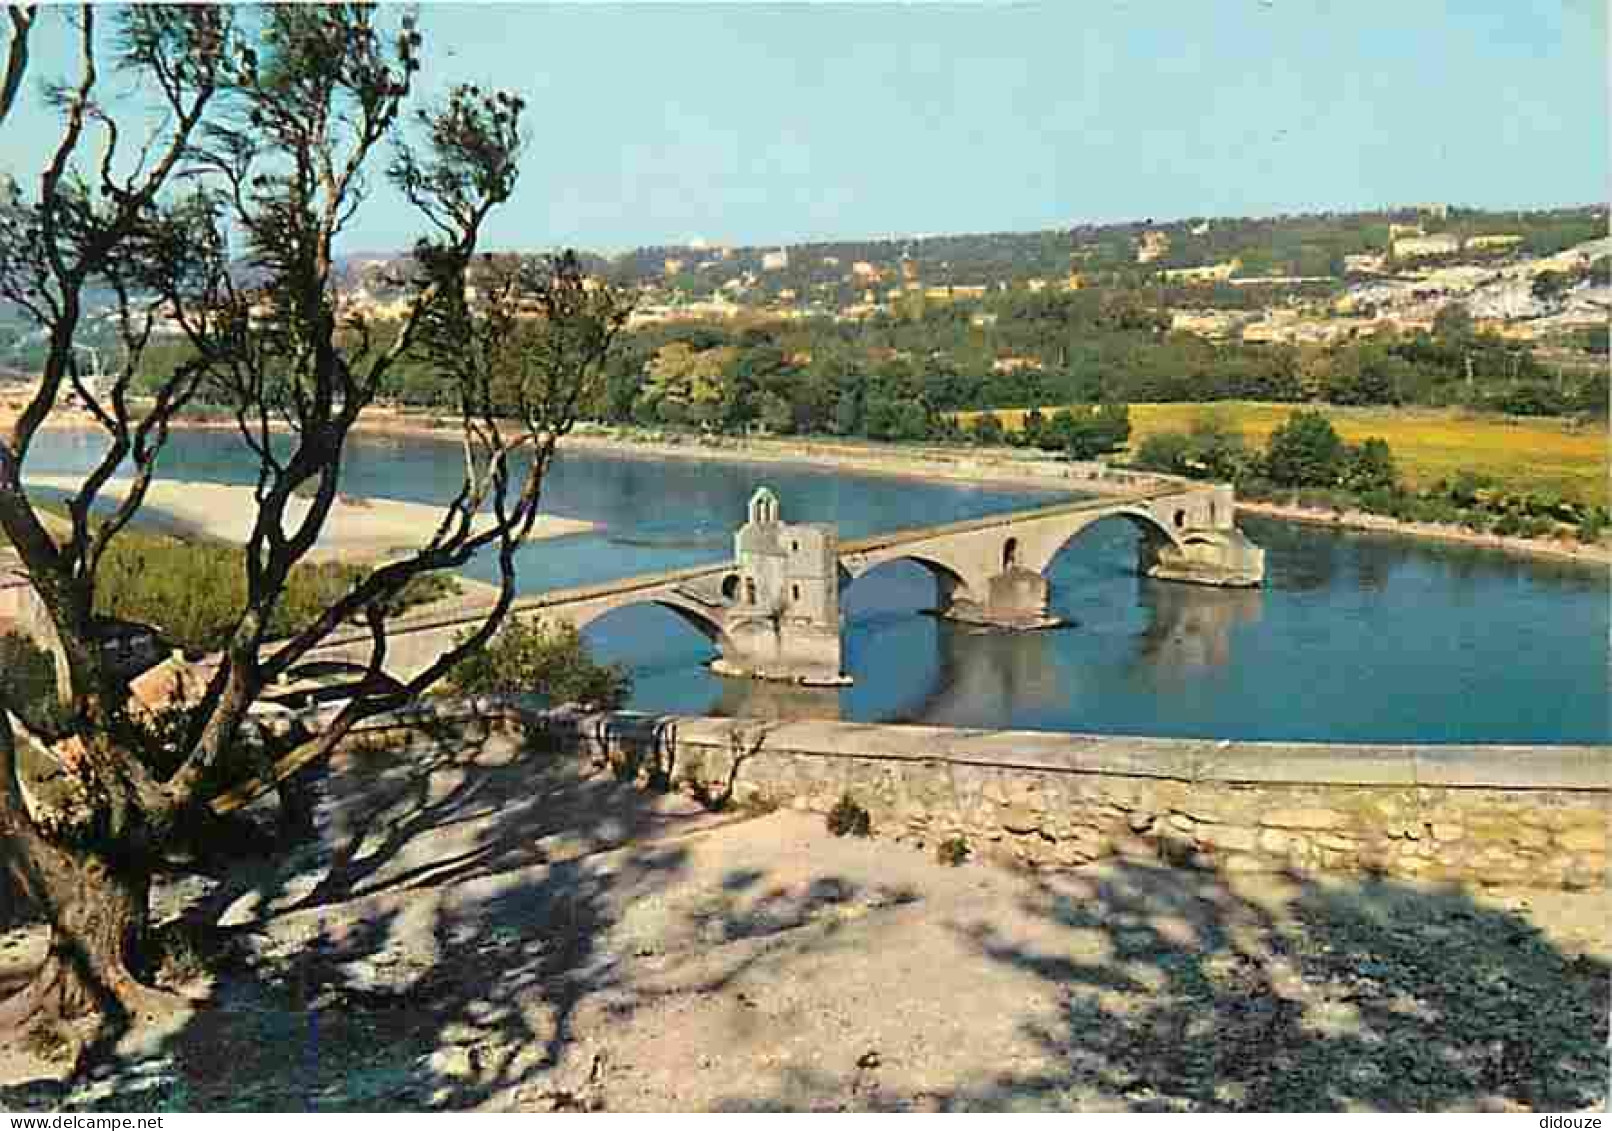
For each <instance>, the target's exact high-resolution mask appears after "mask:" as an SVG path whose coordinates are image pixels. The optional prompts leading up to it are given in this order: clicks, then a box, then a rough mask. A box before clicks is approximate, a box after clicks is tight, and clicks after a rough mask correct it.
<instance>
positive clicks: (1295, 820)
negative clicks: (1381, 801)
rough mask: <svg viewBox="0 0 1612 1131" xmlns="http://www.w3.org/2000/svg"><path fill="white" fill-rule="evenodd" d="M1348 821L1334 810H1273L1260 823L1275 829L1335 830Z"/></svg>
mask: <svg viewBox="0 0 1612 1131" xmlns="http://www.w3.org/2000/svg"><path fill="white" fill-rule="evenodd" d="M1347 820H1348V819H1347V818H1346V817H1345V816H1344V815H1343V814H1342V813H1339V812H1337V811H1336V810H1334V809H1273V810H1272V811H1271V812H1269V813H1266V814H1265V815H1264V816H1263V817H1261V818H1260V821H1259V823H1260V824H1262V825H1264V826H1266V827H1267V828H1273V829H1335V828H1337V827H1338V826H1339V825H1342V824H1345V823H1347Z"/></svg>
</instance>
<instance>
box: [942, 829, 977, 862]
mask: <svg viewBox="0 0 1612 1131" xmlns="http://www.w3.org/2000/svg"><path fill="white" fill-rule="evenodd" d="M972 852H973V849H971V848H969V847H968V841H967V840H966V839H965V838H964V837H962V836H961V835H958V836H951V837H947V838H946V839H945V840H943V841H941V842H940V843H939V844H937V845H935V859H936V860H938V861H940V863H942V864H945V865H946V866H947V867H950V868H956V867H958V866H959V865H961V864H963V863H964V862H965V861H966V860H967V859H968V858H969V856H970V855H971V854H972Z"/></svg>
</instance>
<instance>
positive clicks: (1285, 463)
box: [1265, 410, 1344, 487]
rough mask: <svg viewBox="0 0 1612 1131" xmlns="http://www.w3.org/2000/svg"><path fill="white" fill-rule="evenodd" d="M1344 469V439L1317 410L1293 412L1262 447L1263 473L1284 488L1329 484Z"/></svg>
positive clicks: (1333, 481) (1332, 482) (1331, 483)
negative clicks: (1263, 453)
mask: <svg viewBox="0 0 1612 1131" xmlns="http://www.w3.org/2000/svg"><path fill="white" fill-rule="evenodd" d="M1343 470H1344V446H1343V440H1342V439H1341V438H1340V437H1339V436H1338V433H1337V430H1336V429H1334V428H1333V427H1332V422H1331V421H1330V420H1328V419H1327V418H1326V417H1325V416H1323V415H1322V414H1321V413H1319V412H1314V411H1311V410H1301V411H1299V412H1295V413H1293V414H1292V415H1291V416H1289V417H1288V418H1287V423H1285V424H1283V425H1281V426H1280V427H1279V428H1277V429H1276V430H1275V431H1274V432H1272V433H1271V436H1270V440H1269V441H1268V442H1267V445H1266V448H1265V474H1266V475H1268V476H1269V477H1270V478H1271V479H1272V480H1273V481H1274V482H1276V483H1279V484H1281V485H1282V486H1284V487H1330V486H1332V485H1334V484H1335V483H1337V482H1338V480H1339V478H1340V477H1341V475H1342V473H1343Z"/></svg>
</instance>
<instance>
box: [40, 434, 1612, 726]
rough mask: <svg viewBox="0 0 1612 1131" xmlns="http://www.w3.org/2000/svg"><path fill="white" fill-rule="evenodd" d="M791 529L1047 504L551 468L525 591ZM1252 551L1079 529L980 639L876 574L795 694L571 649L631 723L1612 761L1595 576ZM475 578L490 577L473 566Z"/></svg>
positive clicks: (231, 442) (716, 471)
mask: <svg viewBox="0 0 1612 1131" xmlns="http://www.w3.org/2000/svg"><path fill="white" fill-rule="evenodd" d="M97 446H98V445H97V444H96V442H95V440H94V439H93V438H92V437H90V436H89V435H88V434H85V433H78V432H69V431H50V432H46V433H43V434H42V435H41V437H40V439H39V440H38V441H37V443H36V447H35V450H34V452H33V454H32V455H31V457H30V460H29V464H28V470H29V472H30V473H37V474H56V473H65V472H72V471H78V470H82V469H83V468H84V467H86V466H88V464H89V461H90V460H91V459H92V458H93V456H94V454H95V452H96V450H97ZM457 468H458V449H457V447H456V446H455V445H453V444H451V443H447V442H444V441H439V440H433V439H426V438H415V437H408V438H384V439H383V438H371V437H365V438H362V439H359V440H355V441H354V442H353V443H352V444H351V446H350V450H349V455H348V458H347V460H346V462H345V466H344V470H343V489H344V490H345V491H347V492H348V493H350V494H354V495H370V496H379V497H391V498H400V499H407V500H411V501H421V502H433V501H435V502H440V501H442V500H443V499H445V498H446V496H447V494H448V493H449V492H450V491H451V489H452V487H453V485H454V482H455V478H454V477H455V476H456V475H457ZM162 473H163V474H164V475H166V476H170V477H173V478H177V479H190V480H210V481H214V482H224V483H246V482H250V481H251V465H250V464H249V463H248V462H247V461H246V460H245V459H244V458H243V454H242V451H241V449H240V446H239V443H238V441H237V440H235V438H234V437H233V435H232V434H230V433H227V432H218V431H182V432H179V433H177V434H176V435H175V436H174V437H173V439H172V440H170V444H169V449H168V450H167V451H166V452H165V453H164V455H163V464H162ZM760 483H766V484H767V485H769V486H771V487H772V488H773V489H774V490H775V491H776V492H777V493H778V495H779V497H780V499H781V500H782V508H783V517H784V518H785V519H786V520H792V521H813V522H833V523H835V524H836V525H837V526H838V528H839V531H840V535H841V537H842V538H854V537H858V536H860V535H865V534H871V533H876V532H880V531H886V530H896V529H901V528H904V527H910V526H920V525H928V524H931V523H936V522H944V521H949V520H953V519H962V518H971V517H976V516H980V515H984V514H989V513H992V512H994V511H1000V510H1007V509H1013V508H1017V507H1026V506H1034V505H1036V504H1038V503H1042V502H1046V501H1050V500H1051V499H1054V498H1058V497H1062V496H1060V495H1058V494H1055V493H1053V492H1049V491H1037V490H1029V489H1017V488H1003V487H1000V486H991V487H975V488H970V487H965V486H959V485H956V484H953V483H937V482H925V481H915V480H904V479H893V478H888V477H878V476H869V475H858V474H852V473H846V472H840V471H831V470H827V469H822V468H815V467H806V466H782V465H778V464H766V465H759V464H745V463H742V462H732V463H728V462H723V463H713V462H706V461H694V460H676V459H657V458H642V457H636V456H629V455H622V456H619V457H618V456H605V455H600V454H596V453H595V452H593V451H589V452H586V453H581V452H567V453H563V454H562V456H561V458H560V460H559V461H558V463H557V465H556V467H555V469H554V472H553V474H552V475H551V477H550V481H549V483H548V485H547V488H546V491H545V500H546V504H545V509H546V510H548V511H551V512H553V513H555V514H560V515H565V516H568V517H576V518H583V519H588V520H591V521H593V522H595V523H598V524H600V525H601V527H602V529H600V530H597V531H595V532H593V533H590V534H583V535H578V536H574V537H567V538H561V539H556V540H551V541H545V542H541V543H536V544H533V545H531V546H529V547H527V548H525V549H524V550H523V551H522V552H521V559H520V568H521V585H522V589H523V591H526V592H536V591H540V590H543V589H548V588H555V587H559V586H566V585H575V584H580V583H583V582H589V581H602V580H607V579H610V578H612V577H625V576H630V575H633V574H640V573H648V572H653V571H656V570H660V569H670V568H675V567H679V566H688V565H697V564H701V563H706V562H715V561H720V560H723V559H725V558H727V557H728V556H730V554H731V546H732V541H731V539H732V532H733V529H734V528H735V527H736V526H737V525H738V524H739V523H740V522H742V521H743V518H744V506H745V502H746V500H747V499H748V497H749V495H750V493H751V491H752V490H754V488H755V487H756V486H757V485H758V484H760ZM1241 525H1242V527H1243V529H1244V530H1245V531H1246V532H1247V533H1248V535H1249V536H1250V537H1251V538H1253V539H1254V541H1256V542H1258V543H1259V544H1260V545H1262V546H1264V547H1265V549H1266V552H1267V567H1268V573H1269V576H1268V581H1267V584H1266V585H1265V587H1264V588H1262V589H1259V590H1241V591H1238V590H1214V589H1204V588H1197V587H1192V586H1185V585H1180V584H1172V583H1168V582H1156V581H1151V580H1148V579H1146V578H1141V577H1138V576H1137V575H1136V573H1135V569H1134V565H1135V560H1136V553H1135V539H1136V537H1137V536H1136V534H1135V532H1134V531H1133V530H1132V528H1131V527H1130V526H1129V525H1128V524H1126V523H1125V522H1123V521H1120V520H1113V521H1105V522H1101V523H1098V524H1096V525H1095V526H1092V527H1090V528H1088V530H1087V531H1086V532H1084V533H1083V534H1082V535H1081V536H1079V537H1078V538H1076V539H1075V540H1074V541H1073V542H1072V543H1071V544H1070V545H1069V546H1068V547H1066V548H1065V550H1064V551H1063V552H1062V553H1061V554H1060V555H1059V556H1058V557H1057V558H1056V559H1055V560H1054V562H1053V564H1052V567H1051V569H1050V571H1049V577H1050V580H1051V582H1052V587H1053V605H1054V607H1055V610H1056V611H1057V612H1058V613H1060V614H1062V615H1063V616H1065V617H1067V618H1069V619H1070V620H1071V621H1073V622H1074V623H1073V625H1072V626H1071V627H1069V628H1065V629H1060V630H1054V631H1049V632H1040V633H1030V634H1004V633H995V632H989V631H982V630H979V629H975V628H969V627H965V626H960V625H954V624H951V623H949V622H944V621H938V620H936V619H935V618H933V617H929V616H926V615H924V614H923V610H924V609H926V608H928V607H929V606H931V605H933V603H934V591H933V582H932V581H931V580H930V578H929V575H928V574H926V573H924V572H923V571H922V570H921V569H920V568H918V567H917V566H907V565H902V564H892V565H889V566H886V567H883V568H881V569H878V570H875V571H874V572H873V573H871V574H869V575H867V576H865V577H863V578H861V579H859V580H858V581H857V582H856V583H854V584H853V585H852V586H851V587H850V588H849V589H847V590H846V592H845V594H844V599H843V603H844V610H845V619H846V629H845V663H846V669H847V674H849V675H850V676H851V677H852V678H853V680H854V683H853V684H852V686H850V687H848V688H845V689H843V690H838V691H833V690H811V691H808V690H805V689H798V688H790V687H781V686H778V685H770V684H759V683H751V682H748V681H734V680H726V679H722V678H720V677H717V676H713V675H712V674H710V673H709V672H708V671H707V670H706V669H705V666H704V665H705V663H706V662H707V661H708V660H709V659H710V658H711V656H712V651H711V646H710V645H709V644H708V643H707V642H706V640H705V639H704V638H703V637H701V636H700V635H699V634H698V633H697V632H695V631H694V630H693V629H692V628H690V627H688V626H687V625H685V624H684V623H683V622H682V621H680V620H678V619H677V618H676V617H675V616H674V615H673V614H671V613H668V612H665V611H663V610H660V609H657V608H653V607H638V608H629V609H623V610H620V611H618V612H615V613H612V614H611V615H609V616H607V617H605V618H603V619H602V620H600V621H598V622H596V623H595V624H594V625H592V626H590V627H589V628H588V630H587V631H586V633H585V637H586V638H587V640H588V641H589V643H590V645H591V646H592V647H593V649H594V651H595V653H596V654H597V655H598V656H600V657H601V658H604V659H609V660H618V661H620V662H623V663H626V664H628V665H629V666H630V667H631V668H632V670H633V674H634V679H635V691H634V697H633V701H632V703H631V704H630V705H631V706H632V707H635V708H638V709H641V710H647V711H675V712H682V713H702V712H704V713H726V714H762V715H775V714H782V715H809V716H824V717H840V718H845V719H851V720H860V721H870V722H872V721H879V722H925V723H933V724H937V725H947V726H960V727H984V728H1001V727H1015V728H1030V729H1042V730H1059V731H1091V732H1104V733H1118V734H1156V735H1176V736H1194V737H1221V738H1250V739H1278V740H1302V739H1313V740H1325V741H1334V742H1434V743H1437V742H1497V743H1512V742H1515V743H1555V742H1560V743H1606V742H1608V741H1609V740H1612V722H1609V711H1608V685H1607V642H1608V632H1609V611H1608V599H1607V584H1606V576H1605V572H1604V570H1599V569H1592V568H1585V567H1583V566H1579V565H1575V564H1572V563H1558V562H1550V561H1543V560H1532V559H1521V558H1515V557H1510V556H1507V555H1504V554H1501V553H1499V552H1497V551H1493V550H1488V549H1484V548H1480V547H1471V546H1461V545H1452V544H1442V543H1431V542H1420V541H1414V540H1411V539H1407V538H1402V537H1394V536H1388V535H1381V534H1364V533H1351V532H1339V531H1333V530H1329V529H1324V528H1318V527H1309V526H1302V525H1297V524H1289V523H1283V522H1277V521H1273V520H1267V519H1259V518H1254V517H1248V518H1245V519H1243V520H1242V521H1241ZM467 572H469V573H471V574H472V575H479V576H490V571H489V570H487V569H485V568H478V567H475V566H473V568H471V569H470V570H468V571H467Z"/></svg>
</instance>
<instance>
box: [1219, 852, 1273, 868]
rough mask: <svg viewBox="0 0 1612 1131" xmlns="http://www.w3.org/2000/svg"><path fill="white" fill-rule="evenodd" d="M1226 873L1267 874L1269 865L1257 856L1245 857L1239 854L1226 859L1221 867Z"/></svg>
mask: <svg viewBox="0 0 1612 1131" xmlns="http://www.w3.org/2000/svg"><path fill="white" fill-rule="evenodd" d="M1221 867H1222V868H1224V869H1225V870H1226V871H1227V872H1269V871H1271V870H1272V869H1271V865H1270V864H1269V863H1268V862H1267V861H1264V860H1261V859H1260V858H1259V857H1257V856H1245V855H1243V854H1241V853H1239V854H1237V855H1235V856H1228V857H1226V862H1225V863H1224V864H1222V865H1221Z"/></svg>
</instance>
